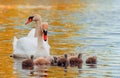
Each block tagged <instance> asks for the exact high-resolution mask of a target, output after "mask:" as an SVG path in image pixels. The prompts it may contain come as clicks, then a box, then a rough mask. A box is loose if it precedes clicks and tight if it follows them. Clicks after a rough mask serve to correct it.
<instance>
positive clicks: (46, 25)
mask: <svg viewBox="0 0 120 78" xmlns="http://www.w3.org/2000/svg"><path fill="white" fill-rule="evenodd" d="M41 29H42V35H43V38H44V41H47V30H48V23H47V22H42V24H41Z"/></svg>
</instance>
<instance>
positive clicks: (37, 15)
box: [25, 14, 41, 25]
mask: <svg viewBox="0 0 120 78" xmlns="http://www.w3.org/2000/svg"><path fill="white" fill-rule="evenodd" d="M32 21H35V22H37V21H41V16H40V15H39V14H34V15H32V16H29V17H28V20H27V22H26V23H25V25H27V24H28V23H30V22H32Z"/></svg>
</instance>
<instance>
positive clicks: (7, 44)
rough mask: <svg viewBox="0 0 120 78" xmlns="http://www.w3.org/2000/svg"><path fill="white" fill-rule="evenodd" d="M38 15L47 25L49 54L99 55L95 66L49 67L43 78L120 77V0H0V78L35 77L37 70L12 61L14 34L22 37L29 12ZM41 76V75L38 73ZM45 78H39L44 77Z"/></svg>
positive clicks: (27, 30) (84, 56) (28, 28)
mask: <svg viewBox="0 0 120 78" xmlns="http://www.w3.org/2000/svg"><path fill="white" fill-rule="evenodd" d="M34 13H37V14H40V15H41V16H42V18H43V21H47V22H48V23H49V34H48V35H49V44H50V46H51V54H52V55H63V54H64V53H67V54H69V53H73V52H74V53H79V52H81V53H83V60H84V61H85V60H86V58H87V57H88V56H93V55H95V56H97V59H98V61H97V66H96V68H91V67H89V66H86V64H85V63H83V65H82V68H81V69H79V70H78V69H77V68H72V67H69V68H68V72H65V71H64V69H63V68H60V67H49V68H48V72H47V73H46V74H48V77H47V78H80V77H81V78H119V77H120V71H119V70H120V60H119V59H120V58H119V57H120V52H119V50H120V49H119V47H120V27H119V26H120V22H119V20H120V15H119V14H120V2H119V0H92V1H90V0H84V1H82V0H80V1H79V0H74V1H71V0H65V1H60V2H58V1H52V0H49V1H46V0H44V1H39V0H36V1H34V0H31V1H27V0H21V1H19V0H16V1H9V0H7V1H4V0H1V1H0V52H1V53H0V57H1V58H0V78H36V77H37V78H39V76H37V75H38V73H35V75H30V71H28V70H23V69H22V68H21V60H17V59H12V58H10V57H9V55H10V54H11V53H12V52H13V48H12V41H13V36H17V38H20V37H23V36H26V35H27V33H28V32H29V31H30V30H31V29H32V28H34V27H35V23H31V24H29V25H28V26H25V25H24V23H25V21H26V19H27V18H28V16H29V15H31V14H34ZM42 74H44V73H42ZM42 78H43V77H42Z"/></svg>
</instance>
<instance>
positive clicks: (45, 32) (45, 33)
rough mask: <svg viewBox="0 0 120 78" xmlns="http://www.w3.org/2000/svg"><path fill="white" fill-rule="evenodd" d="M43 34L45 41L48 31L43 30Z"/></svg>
mask: <svg viewBox="0 0 120 78" xmlns="http://www.w3.org/2000/svg"><path fill="white" fill-rule="evenodd" d="M43 34H44V35H43V38H44V41H47V31H46V30H43Z"/></svg>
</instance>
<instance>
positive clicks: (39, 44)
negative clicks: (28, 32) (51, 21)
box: [35, 21, 43, 49]
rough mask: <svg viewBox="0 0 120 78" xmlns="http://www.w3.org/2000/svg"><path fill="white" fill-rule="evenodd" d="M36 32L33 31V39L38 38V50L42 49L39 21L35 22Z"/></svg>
mask: <svg viewBox="0 0 120 78" xmlns="http://www.w3.org/2000/svg"><path fill="white" fill-rule="evenodd" d="M36 23H37V25H36V31H35V37H37V38H38V41H37V42H38V49H39V48H40V47H43V38H42V27H41V21H36Z"/></svg>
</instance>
